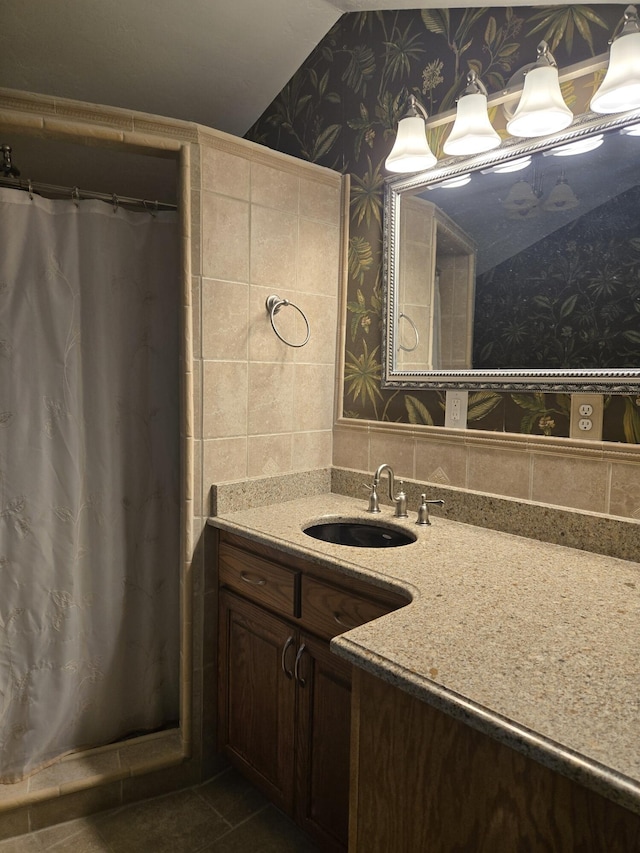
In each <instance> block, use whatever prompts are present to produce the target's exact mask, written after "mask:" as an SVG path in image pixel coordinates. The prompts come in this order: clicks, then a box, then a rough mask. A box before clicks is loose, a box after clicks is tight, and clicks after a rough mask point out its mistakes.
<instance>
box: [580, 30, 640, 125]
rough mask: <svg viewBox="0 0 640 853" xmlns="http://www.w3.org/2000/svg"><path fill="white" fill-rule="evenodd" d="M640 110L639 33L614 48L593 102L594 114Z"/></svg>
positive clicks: (622, 40) (626, 38)
mask: <svg viewBox="0 0 640 853" xmlns="http://www.w3.org/2000/svg"><path fill="white" fill-rule="evenodd" d="M639 107H640V32H639V33H628V34H627V35H623V36H620V37H619V38H617V39H616V40H615V41H614V42H613V43H612V45H611V52H610V54H609V67H608V68H607V73H606V74H605V76H604V80H603V81H602V83H601V84H600V88H599V89H598V91H597V92H596V93H595V95H594V96H593V98H592V99H591V109H592V110H593V111H594V113H623V112H626V110H636V109H638V108H639Z"/></svg>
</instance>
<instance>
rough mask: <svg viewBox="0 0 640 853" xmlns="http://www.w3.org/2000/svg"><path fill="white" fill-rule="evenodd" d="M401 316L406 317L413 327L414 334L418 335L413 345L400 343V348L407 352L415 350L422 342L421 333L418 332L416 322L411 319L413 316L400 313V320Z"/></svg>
mask: <svg viewBox="0 0 640 853" xmlns="http://www.w3.org/2000/svg"><path fill="white" fill-rule="evenodd" d="M401 317H404V319H405V320H406V321H407V323H408V324H409V325H410V326H411V328H412V329H413V334H414V335H415V336H416V342H415V343H414V345H413V346H412V347H406V346H405V345H404V344H401V343H398V349H401V350H404V351H405V352H413V351H414V349H417V348H418V344H419V343H420V335H419V334H418V329H417V328H416V324H415V323H414V322H413V320H412V319H411V317H409V315H408V314H402V313H400V314H398V320H400V318H401Z"/></svg>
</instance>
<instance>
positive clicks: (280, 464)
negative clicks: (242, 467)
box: [248, 433, 292, 477]
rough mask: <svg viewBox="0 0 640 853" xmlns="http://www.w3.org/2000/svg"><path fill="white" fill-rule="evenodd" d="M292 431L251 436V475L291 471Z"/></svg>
mask: <svg viewBox="0 0 640 853" xmlns="http://www.w3.org/2000/svg"><path fill="white" fill-rule="evenodd" d="M291 449H292V441H291V433H284V434H281V435H254V436H250V437H249V453H248V456H249V463H248V466H249V476H250V477H265V476H273V475H274V474H282V473H285V472H287V471H291V470H292V468H291Z"/></svg>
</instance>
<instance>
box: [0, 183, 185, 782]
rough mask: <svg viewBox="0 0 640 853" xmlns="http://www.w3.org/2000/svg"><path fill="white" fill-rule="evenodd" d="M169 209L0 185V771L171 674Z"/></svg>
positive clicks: (106, 717) (112, 720)
mask: <svg viewBox="0 0 640 853" xmlns="http://www.w3.org/2000/svg"><path fill="white" fill-rule="evenodd" d="M178 282H179V254H178V228H177V217H176V214H175V213H158V215H157V216H156V217H155V218H154V217H152V216H151V215H150V214H148V213H130V212H128V211H125V210H123V209H117V210H115V211H114V209H113V206H112V205H110V204H105V203H103V202H99V201H81V202H79V203H77V204H76V203H74V202H73V201H50V200H44V199H41V198H39V197H34V198H33V199H30V197H29V195H28V194H27V193H25V192H21V191H18V190H8V189H0V782H4V783H6V782H11V781H16V780H19V779H21V778H23V777H24V776H25V775H27V774H28V773H30V772H33V771H34V770H35V769H37V768H39V767H42V766H44V765H46V764H47V763H50V762H51V761H53V760H54V759H55V758H56V757H58V756H60V755H62V754H64V753H67V752H70V751H72V750H74V749H77V748H83V747H87V746H93V745H98V744H104V743H108V742H110V741H112V740H115V739H118V738H119V737H122V736H126V735H129V734H132V733H137V732H141V731H146V730H149V729H153V728H157V727H160V726H163V725H167V724H169V723H170V722H172V721H175V720H176V719H177V716H178V686H179V675H178V673H179V604H178V602H179V413H178V400H179V395H178V387H179V374H178V354H179V322H180V321H179V305H180V301H179V284H178Z"/></svg>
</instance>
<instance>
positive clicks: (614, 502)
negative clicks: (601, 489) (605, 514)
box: [608, 462, 640, 518]
mask: <svg viewBox="0 0 640 853" xmlns="http://www.w3.org/2000/svg"><path fill="white" fill-rule="evenodd" d="M608 510H609V512H610V513H611V514H612V515H621V516H623V517H624V518H640V464H639V465H633V464H631V463H629V464H625V463H621V462H613V463H612V464H611V495H610V498H609V508H608Z"/></svg>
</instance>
